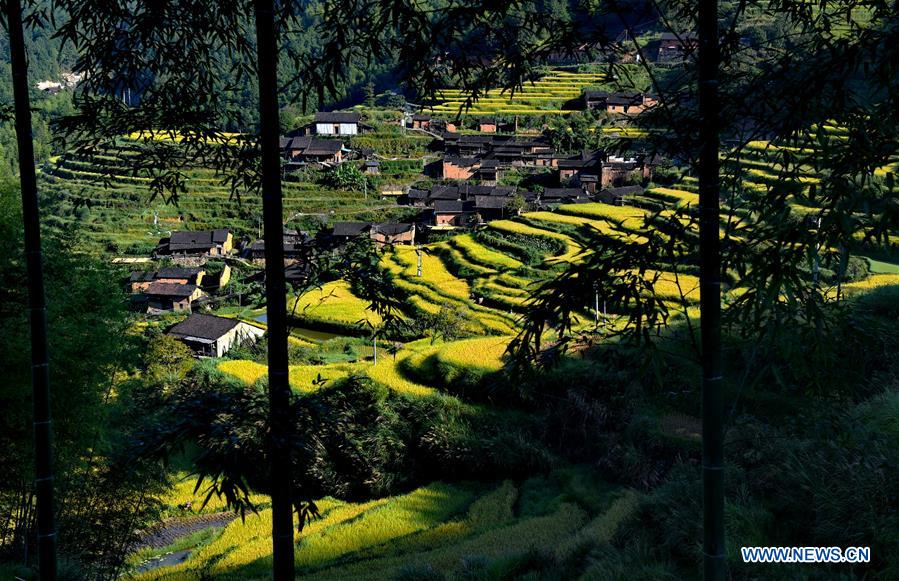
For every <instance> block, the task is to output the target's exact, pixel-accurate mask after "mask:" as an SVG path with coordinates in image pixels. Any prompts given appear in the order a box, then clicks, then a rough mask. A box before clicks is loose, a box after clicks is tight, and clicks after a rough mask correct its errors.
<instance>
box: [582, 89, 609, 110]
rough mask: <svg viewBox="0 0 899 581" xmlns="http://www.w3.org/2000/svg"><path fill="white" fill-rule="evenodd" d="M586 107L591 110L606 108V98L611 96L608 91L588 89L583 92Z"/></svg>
mask: <svg viewBox="0 0 899 581" xmlns="http://www.w3.org/2000/svg"><path fill="white" fill-rule="evenodd" d="M582 98H583V100H584V108H585V109H589V110H591V111H596V110H602V109H605V108H606V99H608V98H609V93H608V92H607V91H601V90H598V89H587V90H585V91H584V94H583V97H582Z"/></svg>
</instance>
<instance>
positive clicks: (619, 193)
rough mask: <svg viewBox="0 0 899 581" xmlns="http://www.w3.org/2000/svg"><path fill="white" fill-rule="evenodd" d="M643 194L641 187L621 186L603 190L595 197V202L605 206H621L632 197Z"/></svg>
mask: <svg viewBox="0 0 899 581" xmlns="http://www.w3.org/2000/svg"><path fill="white" fill-rule="evenodd" d="M642 193H643V187H642V186H621V187H617V188H605V189H603V190H601V191H600V192H599V193H598V194H597V195H596V200H597V201H599V202H605V203H606V204H614V205H616V206H623V205H624V202H625V201H626V200H628V199H629V198H633V197H634V196H639V195H640V194H642Z"/></svg>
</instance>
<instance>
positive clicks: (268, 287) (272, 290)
mask: <svg viewBox="0 0 899 581" xmlns="http://www.w3.org/2000/svg"><path fill="white" fill-rule="evenodd" d="M254 9H255V19H256V58H257V67H256V71H257V75H258V80H259V139H260V147H261V152H262V219H263V222H264V225H265V228H264V242H265V304H266V316H267V319H268V320H267V323H268V393H269V442H268V445H269V450H270V455H271V467H270V474H271V477H270V478H271V480H270V486H271V498H272V553H273V559H272V578H273V579H275V581H289V580H293V578H294V543H293V502H292V490H291V488H292V474H291V468H292V460H291V453H290V450H291V440H292V437H291V436H292V433H293V414H291V411H290V410H291V394H290V384H289V382H288V367H287V365H288V360H287V284H286V282H285V278H284V239H283V229H284V226H283V224H282V220H283V213H284V210H283V201H282V199H281V156H280V152H279V143H278V141H279V137H280V120H279V107H278V78H277V70H278V43H277V36H276V31H275V15H274V0H254Z"/></svg>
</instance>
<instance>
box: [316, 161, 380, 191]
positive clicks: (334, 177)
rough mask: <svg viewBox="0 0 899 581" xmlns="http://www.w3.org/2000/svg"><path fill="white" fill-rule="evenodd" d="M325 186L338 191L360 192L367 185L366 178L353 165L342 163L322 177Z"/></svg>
mask: <svg viewBox="0 0 899 581" xmlns="http://www.w3.org/2000/svg"><path fill="white" fill-rule="evenodd" d="M323 181H324V183H325V184H326V185H328V186H330V187H332V188H335V189H340V190H350V191H356V192H361V191H362V190H363V189H365V188H366V187H370V186H369V185H368V178H366V177H365V175H363V173H362V172H361V171H360V170H359V167H358V166H357V165H356V164H353V163H342V164H340V165H337V166H335V167H334V168H332V169H331V170H329V171H328V172H327V173H326V174H325V175H324V177H323Z"/></svg>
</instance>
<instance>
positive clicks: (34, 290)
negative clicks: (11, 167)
mask: <svg viewBox="0 0 899 581" xmlns="http://www.w3.org/2000/svg"><path fill="white" fill-rule="evenodd" d="M6 19H7V24H8V30H9V56H10V64H11V68H12V82H13V98H14V100H15V115H16V144H17V145H18V149H19V180H20V182H21V186H22V221H23V226H24V231H25V262H26V268H27V272H28V314H29V323H30V331H31V389H32V400H33V406H34V418H33V422H34V467H35V479H34V486H35V493H36V496H37V550H38V555H37V556H38V568H39V572H40V578H41V579H42V580H44V581H47V580H52V579H56V543H57V537H56V515H55V507H54V506H53V484H54V476H53V420H52V416H51V413H50V365H49V355H48V349H47V303H46V298H45V293H44V266H43V254H42V252H41V220H40V207H39V205H38V199H37V176H36V174H35V171H34V143H33V142H32V137H31V101H30V97H29V95H28V64H27V61H26V58H25V36H24V34H23V31H22V6H21V4H20V3H19V0H6Z"/></svg>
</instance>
